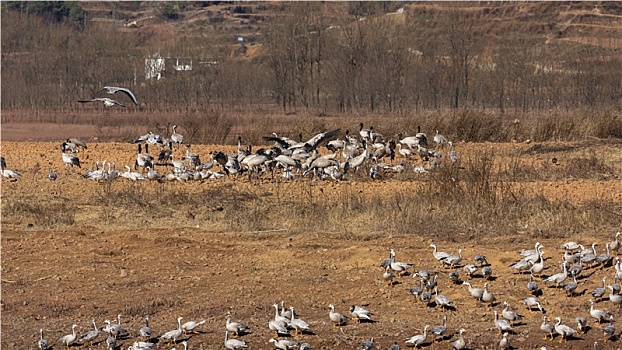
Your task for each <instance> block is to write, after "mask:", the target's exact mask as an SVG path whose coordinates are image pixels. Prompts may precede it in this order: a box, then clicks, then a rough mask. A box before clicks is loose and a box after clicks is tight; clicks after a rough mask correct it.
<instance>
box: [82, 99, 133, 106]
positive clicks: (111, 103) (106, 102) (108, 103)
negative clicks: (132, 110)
mask: <svg viewBox="0 0 622 350" xmlns="http://www.w3.org/2000/svg"><path fill="white" fill-rule="evenodd" d="M78 102H80V103H89V102H103V103H104V106H106V107H112V106H114V105H117V106H121V107H125V105H123V104H121V103H119V101H117V100H113V99H111V98H108V97H97V98H94V99H91V100H80V101H78Z"/></svg>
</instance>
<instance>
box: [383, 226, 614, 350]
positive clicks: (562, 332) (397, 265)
mask: <svg viewBox="0 0 622 350" xmlns="http://www.w3.org/2000/svg"><path fill="white" fill-rule="evenodd" d="M619 237H620V232H617V233H616V235H615V239H614V240H613V241H611V242H609V243H607V244H605V251H604V252H603V253H601V254H598V253H597V251H596V248H595V247H596V245H597V244H596V243H592V245H591V247H589V248H586V247H584V246H583V245H582V244H579V243H577V242H567V243H564V244H563V245H561V246H559V248H560V249H563V250H564V254H563V255H562V257H561V260H562V262H561V264H560V269H561V270H562V271H561V272H559V273H555V274H552V275H549V276H546V277H545V276H543V275H542V272H543V271H544V270H545V265H544V262H545V260H546V259H545V258H544V251H543V250H542V248H544V247H543V246H542V244H540V243H539V242H536V244H535V248H534V249H526V250H522V251H520V252H519V254H520V256H521V258H520V260H518V261H516V262H515V263H513V264H511V265H510V268H511V269H512V270H514V271H515V272H516V273H520V274H524V273H529V280H528V281H527V283H526V289H525V290H524V292H525V293H526V294H527V295H526V296H525V297H524V298H522V299H521V300H520V302H521V303H522V304H524V305H525V307H526V308H527V309H528V310H529V312H530V313H533V310H534V309H535V308H537V309H538V310H539V311H540V312H542V314H544V313H545V310H544V309H543V306H542V304H541V302H540V300H539V299H538V297H539V296H542V295H543V291H542V289H541V288H540V286H539V284H538V282H537V279H538V278H540V279H542V280H543V281H544V282H545V283H547V284H548V285H549V286H550V287H554V288H561V289H562V290H563V291H564V292H565V293H566V296H567V297H574V296H576V295H577V294H578V293H577V287H578V285H579V281H578V279H579V278H581V273H582V272H583V271H584V269H595V268H597V267H600V268H601V269H604V268H605V267H608V266H609V265H612V266H613V268H614V271H613V276H612V280H613V281H614V283H613V284H611V285H606V276H603V278H602V285H600V286H599V287H596V288H594V289H593V290H592V291H591V292H590V293H589V295H590V296H591V298H590V300H589V302H590V308H589V310H585V311H586V315H580V316H577V317H575V319H574V324H575V325H576V328H574V327H575V326H569V325H567V324H563V323H562V317H561V316H557V317H555V321H556V322H555V323H549V322H548V318H547V316H544V315H543V320H542V323H541V325H540V330H541V331H542V332H543V333H544V339H547V338H549V339H550V340H553V339H554V337H555V335H556V334H557V335H558V336H559V341H560V342H564V341H566V340H568V339H569V338H573V337H577V336H578V335H579V333H583V334H586V333H587V332H588V331H589V330H590V329H591V328H590V327H589V326H588V322H587V320H588V319H589V318H592V319H594V320H595V322H597V323H598V325H601V324H603V323H606V324H605V325H604V327H602V336H603V342H604V343H607V341H609V340H612V339H614V340H616V339H617V338H618V337H619V335H616V329H615V326H614V324H613V322H614V315H613V313H612V312H610V311H606V310H601V309H599V308H596V307H595V303H596V302H602V301H605V300H608V301H609V302H610V303H611V305H612V306H614V307H617V309H618V311H619V312H622V295H621V294H620V284H619V279H620V278H622V262H621V261H620V259H619V258H618V257H615V258H614V256H612V255H611V254H612V253H613V252H617V251H618V250H619V248H620V240H619ZM431 247H432V248H433V251H432V254H433V256H434V258H435V259H436V260H437V261H438V262H439V264H440V265H441V266H442V267H447V268H450V271H449V272H448V273H447V277H448V279H449V280H450V281H451V282H452V283H454V284H461V285H466V287H467V288H468V293H469V295H470V296H471V297H473V298H474V299H476V300H477V301H479V302H482V303H484V304H485V305H486V307H487V308H492V307H494V305H495V303H497V298H496V296H495V294H494V293H493V292H491V291H490V290H489V289H488V283H487V282H486V283H484V286H483V288H476V287H473V286H472V285H471V283H470V282H468V281H466V280H465V281H463V280H461V279H460V274H459V270H458V269H456V268H457V267H461V268H462V271H463V272H464V275H465V276H466V278H468V279H471V278H472V277H473V276H474V275H476V274H481V277H483V278H484V279H486V280H489V279H493V278H494V277H493V276H492V275H493V272H492V268H491V266H490V264H489V262H488V259H487V258H486V256H484V255H482V254H477V255H475V256H474V258H473V262H472V263H465V264H463V260H464V257H463V255H462V250H461V249H460V250H459V251H458V254H457V255H456V254H449V253H446V252H442V251H439V250H438V249H437V246H436V245H435V244H431ZM380 266H381V267H383V268H384V273H383V275H382V278H383V279H384V280H385V281H386V282H387V285H393V283H394V279H395V278H396V277H400V276H402V275H404V274H408V275H409V274H410V273H408V271H409V270H410V269H412V268H413V264H410V263H404V262H399V261H396V258H395V250H393V249H391V251H390V255H389V257H388V258H386V259H384V260H383V261H382V263H381V264H380ZM593 271H595V270H593ZM594 273H595V272H592V273H590V274H589V275H586V276H584V277H583V278H589V277H590V276H591V275H593V274H594ZM412 276H413V277H414V278H418V279H419V284H418V285H415V287H413V288H411V289H408V293H409V294H412V295H414V296H415V298H416V299H415V300H417V301H422V302H424V303H425V305H426V306H437V307H440V308H443V309H447V310H454V311H455V310H456V306H455V304H454V302H453V301H452V300H450V299H449V298H448V297H446V296H444V295H442V294H439V289H438V283H437V277H438V273H434V274H432V273H430V272H429V271H428V270H425V269H424V270H419V271H417V272H414V273H413V274H412ZM544 277H545V278H544ZM607 291H608V292H609V293H608V295H606V294H607ZM588 313H589V316H587V314H588ZM500 315H501V316H500ZM523 318H524V316H522V315H520V314H519V313H517V312H516V311H514V310H513V309H512V308H511V305H510V303H509V302H508V301H507V300H506V301H504V302H503V309H502V310H501V311H497V310H494V319H493V323H494V327H495V328H496V329H498V331H499V335H500V336H501V339H500V341H499V348H500V349H512V348H513V347H512V345H511V341H510V334H511V333H513V334H516V333H517V332H518V329H517V328H516V327H518V326H519V324H517V322H521V320H522V319H523ZM428 327H429V326H427V325H426V326H425V327H424V328H423V333H422V334H419V335H415V336H413V337H411V338H408V339H405V342H406V343H410V344H414V346H415V347H417V346H419V345H421V344H423V343H424V342H425V341H426V339H427V335H428ZM446 330H447V318H446V316H444V317H443V321H442V324H441V325H439V326H436V327H433V328H431V329H430V333H432V334H433V336H434V342H437V340H438V337H441V338H440V339H441V340H443V339H444V334H445V332H446ZM464 332H465V330H464V329H461V330H460V333H459V339H458V340H455V341H454V342H452V343H451V346H452V348H453V349H464V348H465V347H466V343H465V341H464V338H463V333H464ZM543 348H544V347H543ZM594 348H598V342H595V343H594Z"/></svg>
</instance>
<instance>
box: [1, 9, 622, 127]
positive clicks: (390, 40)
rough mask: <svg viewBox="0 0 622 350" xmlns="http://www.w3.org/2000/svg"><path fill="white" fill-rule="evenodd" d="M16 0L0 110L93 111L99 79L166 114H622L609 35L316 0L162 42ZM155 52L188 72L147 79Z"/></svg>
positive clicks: (5, 34)
mask: <svg viewBox="0 0 622 350" xmlns="http://www.w3.org/2000/svg"><path fill="white" fill-rule="evenodd" d="M33 4H37V3H36V2H35V3H33ZM61 4H63V3H61ZM25 6H26V5H16V4H14V3H7V4H2V82H3V85H4V87H3V89H2V110H3V111H8V110H21V109H26V110H28V109H33V110H53V111H75V110H80V109H81V108H88V107H84V106H81V105H79V104H77V103H76V101H77V100H78V99H83V98H87V97H91V96H93V95H94V94H95V92H96V91H97V90H98V89H99V88H100V87H102V86H103V85H121V86H126V87H129V88H130V89H132V90H133V91H134V92H135V94H136V95H137V96H139V98H140V99H141V101H144V102H146V108H147V110H152V111H154V110H157V111H162V112H166V111H176V112H179V111H202V110H220V111H257V110H274V109H275V108H278V109H279V110H280V111H282V112H284V113H290V112H301V111H308V112H310V113H314V114H333V113H361V114H399V115H408V114H411V113H413V112H417V111H429V110H443V109H462V108H471V109H478V110H490V111H496V112H500V113H506V112H507V113H533V112H536V113H537V112H548V111H551V110H570V109H577V108H616V109H619V108H620V100H621V97H622V70H621V69H620V67H621V66H622V64H621V63H622V62H621V61H622V56H621V55H622V54H621V52H620V50H617V51H616V50H614V49H610V48H608V45H607V43H608V41H607V40H609V39H606V38H602V39H598V38H594V39H593V42H592V43H591V44H589V45H585V44H573V43H571V42H567V41H561V40H549V41H546V40H545V39H546V38H545V37H544V36H543V35H536V34H531V33H529V32H522V31H520V30H508V31H502V30H497V31H494V33H492V34H491V31H490V30H488V31H487V30H486V29H485V28H486V26H482V23H481V22H480V21H478V20H477V18H475V17H474V16H473V15H471V14H468V13H465V12H464V11H459V10H458V9H456V10H449V11H445V12H442V13H436V14H428V13H425V12H420V13H419V12H417V11H405V12H403V13H400V11H398V12H397V13H389V14H383V13H382V12H381V11H374V8H373V6H382V5H378V4H373V3H369V4H366V3H351V4H350V5H349V6H350V8H349V11H348V12H347V13H346V14H345V15H344V16H341V17H340V18H339V20H338V21H337V23H336V24H335V20H334V19H330V18H329V17H327V14H326V12H325V11H322V7H323V6H324V4H322V3H319V2H300V3H291V4H289V6H288V10H287V12H286V13H285V15H283V16H274V17H267V18H266V19H265V24H264V25H263V32H262V33H261V36H260V37H259V38H258V40H257V42H256V43H254V44H248V43H233V41H234V40H232V43H230V44H228V45H223V44H222V43H220V42H217V41H216V39H213V38H212V36H211V35H210V33H211V31H214V30H217V29H210V28H206V29H205V31H204V32H198V33H193V32H179V33H178V34H177V35H175V36H174V39H173V40H167V41H161V42H160V41H158V40H157V35H156V34H155V33H154V32H150V31H149V30H137V31H129V30H126V31H122V32H121V31H119V30H117V29H116V28H110V27H102V26H97V25H95V24H89V21H88V18H87V19H86V20H85V17H84V16H85V14H84V13H83V12H81V11H80V10H79V8H76V7H75V6H77V5H75V4H65V6H64V7H62V6H61V8H59V6H60V5H56V7H49V8H48V7H45V6H43V4H39V5H38V6H34V7H33V6H31V7H28V8H27V7H25ZM384 6H386V5H384ZM491 6H494V5H491ZM161 12H162V11H161ZM42 13H43V14H45V13H53V14H54V15H53V16H52V18H54V19H55V20H49V18H50V17H49V16H48V17H46V16H45V15H42ZM59 16H64V17H66V18H68V20H66V21H64V20H62V18H61V19H59ZM166 16H171V14H170V13H169V12H167V13H166ZM328 23H333V24H331V25H328ZM76 24H79V25H76ZM494 25H500V24H491V26H494ZM510 29H512V28H510ZM232 37H233V35H232ZM234 49H235V51H234ZM254 51H258V52H259V53H257V54H253V55H249V54H248V53H249V52H254ZM156 52H157V53H160V54H161V55H162V56H163V57H173V58H174V57H182V58H188V59H191V60H192V61H193V69H192V71H184V72H177V73H176V72H174V71H173V70H172V69H170V68H169V67H167V71H165V72H164V74H163V79H160V80H148V81H146V80H145V77H144V74H145V58H147V57H149V56H151V55H153V54H154V53H156ZM232 52H235V53H236V54H232Z"/></svg>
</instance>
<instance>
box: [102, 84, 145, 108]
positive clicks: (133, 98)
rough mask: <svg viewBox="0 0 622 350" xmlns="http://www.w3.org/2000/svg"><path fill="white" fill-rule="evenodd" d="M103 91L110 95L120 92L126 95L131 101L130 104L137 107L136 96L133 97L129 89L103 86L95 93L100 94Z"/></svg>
mask: <svg viewBox="0 0 622 350" xmlns="http://www.w3.org/2000/svg"><path fill="white" fill-rule="evenodd" d="M104 90H106V91H107V92H108V93H109V94H111V95H113V94H116V93H117V92H122V93H124V94H126V95H128V96H129V97H130V98H131V99H132V102H134V104H135V105H137V106H138V100H136V96H134V94H133V93H132V91H130V89H126V88H123V87H117V86H104V87H103V88H102V89H101V90H99V91H97V93H100V92H102V91H104Z"/></svg>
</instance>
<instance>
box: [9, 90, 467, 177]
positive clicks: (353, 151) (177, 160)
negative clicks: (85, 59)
mask: <svg viewBox="0 0 622 350" xmlns="http://www.w3.org/2000/svg"><path fill="white" fill-rule="evenodd" d="M103 90H106V91H107V92H108V93H111V94H114V93H118V92H121V93H124V94H126V95H127V96H129V97H130V98H131V100H132V101H133V102H134V103H135V104H138V101H137V100H136V97H135V96H134V94H133V93H132V92H131V91H130V90H129V89H126V88H121V87H114V86H106V87H104V88H103V89H102V90H100V91H103ZM98 101H101V102H103V103H104V104H105V105H106V106H114V105H120V106H122V104H121V103H119V102H118V101H116V100H112V99H110V98H94V99H91V100H81V101H79V102H82V103H86V102H98ZM263 138H264V140H266V141H270V142H274V146H272V147H269V148H266V147H262V148H259V149H257V150H256V151H254V152H253V147H252V145H248V146H243V145H242V139H241V137H238V149H237V152H233V153H231V154H227V153H225V152H211V153H210V154H209V160H208V161H207V162H202V160H201V156H200V155H199V154H197V153H194V152H192V151H191V150H190V148H191V145H190V144H185V152H183V151H181V152H183V153H182V155H179V153H180V151H178V152H175V149H176V148H177V149H178V150H179V149H180V147H181V145H183V144H184V136H183V135H181V134H179V133H178V132H177V125H174V126H173V130H172V133H171V135H170V136H168V137H166V136H165V137H162V136H160V135H157V134H154V133H153V132H149V133H147V134H144V135H140V136H138V137H136V138H135V139H134V140H132V141H131V143H132V144H137V145H138V146H137V147H138V149H137V154H136V158H135V161H134V164H133V168H132V167H131V166H130V165H125V166H124V168H125V171H122V170H117V169H116V161H108V160H101V161H96V162H95V164H94V167H93V168H92V169H89V170H87V171H86V172H85V173H83V175H82V176H83V177H84V178H86V179H90V180H95V181H105V180H112V179H116V178H119V177H122V178H126V179H128V180H131V181H141V180H155V181H158V182H162V181H172V180H180V181H192V180H206V179H217V178H222V177H224V176H231V175H236V176H237V175H238V174H242V173H247V174H248V176H249V179H254V178H259V177H261V176H263V174H271V176H272V177H273V178H274V176H275V173H276V172H277V171H280V177H282V178H285V179H290V180H291V179H295V178H298V177H305V176H306V177H317V178H320V179H329V180H334V181H339V180H345V179H347V177H346V175H347V174H348V172H353V173H357V172H359V170H360V168H366V169H368V172H366V174H368V175H369V177H370V178H371V179H374V180H377V179H381V178H383V177H385V176H387V175H388V174H389V173H402V172H405V171H407V170H409V169H410V167H408V166H407V162H406V161H407V160H409V159H414V160H415V162H414V163H415V164H414V167H412V171H414V172H415V173H418V174H421V173H426V172H428V171H431V170H435V169H438V167H439V166H440V164H441V160H442V157H443V152H441V150H443V149H444V148H445V147H446V146H448V147H449V148H448V150H447V156H448V158H449V160H450V161H451V162H452V163H458V162H459V158H458V155H457V153H456V151H455V150H454V149H453V143H452V142H448V141H447V139H446V138H445V137H444V136H443V135H441V134H440V133H439V132H438V130H437V131H436V134H435V135H434V137H433V141H434V143H435V145H436V148H435V149H436V150H430V149H429V148H428V137H427V135H426V134H425V133H423V132H421V128H420V127H418V132H417V133H416V134H415V135H413V136H406V137H403V135H402V133H399V134H398V135H397V138H396V140H394V139H393V138H387V137H385V136H383V135H382V134H380V133H378V132H377V131H375V130H374V129H373V127H370V128H369V129H365V128H364V125H363V123H360V124H359V130H358V133H356V134H351V133H350V132H349V130H346V131H345V134H343V135H342V134H341V132H340V130H339V129H337V130H332V131H326V132H321V133H319V134H317V135H315V136H313V137H311V138H310V139H308V140H303V138H302V134H300V135H299V140H298V141H295V140H292V139H290V138H288V137H285V136H278V135H277V134H276V133H273V134H272V135H270V136H265V137H263ZM143 145H144V146H143ZM149 146H159V147H160V150H159V153H158V155H157V156H156V155H155V154H154V155H151V154H150V153H149ZM320 146H325V147H326V149H327V150H328V154H323V155H322V154H321V153H320V152H319V150H318V149H319V147H320ZM86 149H87V145H86V143H85V142H84V141H82V140H79V139H76V138H69V139H66V140H65V141H63V142H62V143H61V145H60V151H61V156H62V162H63V164H64V165H65V168H66V169H65V170H66V172H67V173H69V172H70V170H69V169H70V168H71V169H73V168H74V167H77V168H82V161H81V160H80V158H79V156H78V153H79V152H81V151H82V152H84V151H85V150H86ZM176 153H177V154H176ZM322 153H326V152H322ZM396 157H402V158H403V160H401V161H399V162H398V163H397V164H394V161H395V160H396ZM417 159H420V160H421V162H417ZM387 161H388V162H387ZM156 167H162V169H164V170H163V171H160V172H158V171H157V170H156ZM139 170H140V171H139ZM2 175H3V176H4V177H6V178H10V179H17V178H19V176H20V174H19V173H18V172H17V171H14V170H9V169H6V163H5V162H4V161H3V163H2ZM48 177H49V179H50V180H56V179H57V178H58V174H57V173H56V171H54V170H53V169H50V172H49V176H48Z"/></svg>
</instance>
